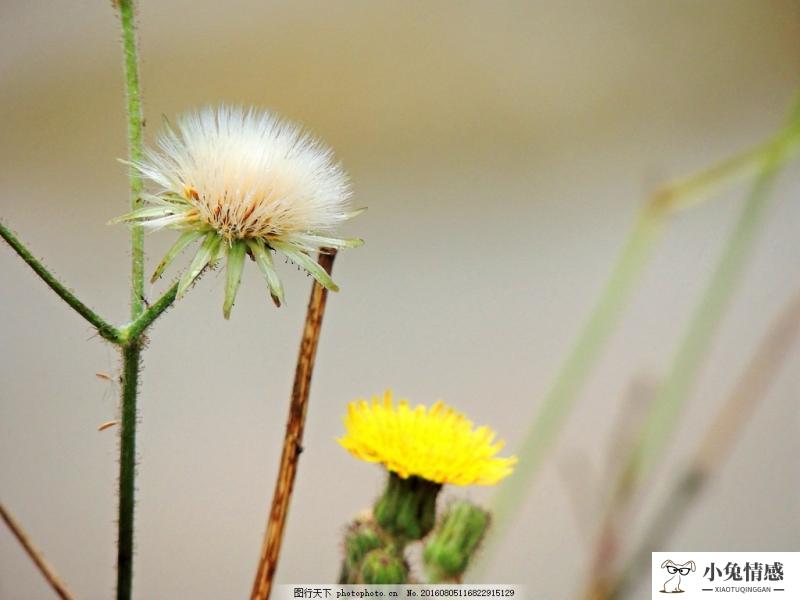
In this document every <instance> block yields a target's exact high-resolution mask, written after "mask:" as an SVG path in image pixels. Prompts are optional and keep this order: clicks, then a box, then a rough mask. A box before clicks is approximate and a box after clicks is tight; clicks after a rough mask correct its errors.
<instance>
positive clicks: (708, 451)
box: [605, 293, 800, 599]
mask: <svg viewBox="0 0 800 600" xmlns="http://www.w3.org/2000/svg"><path fill="white" fill-rule="evenodd" d="M799 333H800V293H795V295H794V297H793V298H792V299H791V300H790V301H789V303H788V304H787V306H786V307H785V308H784V309H783V310H782V311H781V313H780V314H779V315H778V317H776V318H775V319H774V320H773V321H772V323H771V325H770V328H769V331H768V332H767V334H766V335H765V337H764V339H763V341H762V342H761V344H759V347H758V349H757V350H756V352H755V354H754V355H753V357H752V358H751V359H750V361H749V362H748V365H747V367H746V369H745V370H744V371H743V373H742V375H741V376H740V377H739V379H738V380H737V382H736V384H735V385H734V386H733V390H732V392H731V394H730V396H729V398H728V399H727V401H726V402H725V403H724V404H723V406H722V408H721V410H720V411H719V412H718V413H717V416H716V418H715V419H714V421H713V422H712V424H711V426H710V427H709V428H708V430H707V431H706V432H705V434H704V435H703V438H702V440H701V442H700V444H699V445H698V447H697V449H696V450H695V452H694V457H693V458H692V460H691V461H690V463H689V465H687V466H686V468H685V469H684V470H683V471H682V473H681V474H680V475H679V476H678V478H677V482H676V483H675V484H674V485H673V487H672V489H671V491H670V492H669V493H667V494H665V495H664V500H663V502H662V503H661V505H660V506H659V508H658V510H656V512H655V514H654V516H653V517H652V519H651V520H650V522H649V523H648V526H647V527H646V530H645V533H644V535H643V537H642V541H641V543H639V544H638V545H637V546H636V548H635V549H634V551H633V552H630V553H629V554H628V556H629V559H628V562H627V564H625V565H624V566H623V568H622V569H621V570H620V571H619V572H618V573H614V572H613V571H611V573H609V572H608V571H609V570H608V569H606V576H607V577H613V579H612V580H611V581H610V585H609V586H608V592H607V595H606V596H605V598H608V599H611V598H623V597H625V596H626V595H627V594H628V592H629V591H630V590H631V589H632V588H633V586H634V584H635V583H636V581H637V580H638V578H639V577H640V576H641V575H642V573H644V572H646V571H645V566H646V565H647V564H649V561H650V554H651V552H655V551H657V550H660V549H663V548H664V544H665V542H666V541H667V540H668V539H669V536H670V535H671V534H672V533H673V532H674V531H676V529H678V527H677V524H678V523H680V521H681V519H683V518H684V517H685V515H686V512H687V510H688V508H689V507H690V506H692V504H693V503H694V501H695V500H696V499H697V498H698V496H699V495H700V493H701V492H702V491H703V490H704V489H705V488H706V485H707V484H708V483H709V480H710V479H711V478H712V476H713V475H714V474H716V473H717V472H719V469H720V467H722V466H723V463H724V461H725V459H726V458H727V456H728V455H729V453H730V452H731V450H732V448H733V447H734V443H735V442H736V440H737V439H738V437H739V435H740V434H741V432H742V430H744V428H745V427H746V425H747V423H748V422H749V419H750V417H751V416H752V414H753V412H754V411H755V409H756V407H757V406H758V403H759V402H760V401H762V400H763V399H764V398H765V396H766V393H767V391H768V389H769V386H770V384H771V383H772V382H773V381H774V379H775V377H776V376H777V375H778V373H779V372H780V370H781V368H782V367H783V366H784V364H785V363H786V359H787V357H788V356H789V355H790V351H791V350H792V349H793V348H794V346H795V345H796V343H797V337H798V334H799ZM621 533H624V531H623V532H621ZM606 567H608V564H606Z"/></svg>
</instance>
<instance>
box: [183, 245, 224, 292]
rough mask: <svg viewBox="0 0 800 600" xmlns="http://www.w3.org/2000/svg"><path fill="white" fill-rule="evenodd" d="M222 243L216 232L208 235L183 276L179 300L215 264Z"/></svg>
mask: <svg viewBox="0 0 800 600" xmlns="http://www.w3.org/2000/svg"><path fill="white" fill-rule="evenodd" d="M220 242H221V238H220V237H219V236H218V235H217V234H216V232H213V231H212V232H210V233H207V234H206V239H205V240H203V243H202V244H201V245H200V249H199V250H198V251H197V254H195V255H194V258H193V259H192V263H191V264H190V265H189V268H188V269H186V271H184V273H183V275H182V276H181V280H180V282H179V283H178V293H177V297H178V299H180V298H182V297H183V295H184V294H185V293H186V290H188V289H189V286H190V285H192V282H193V281H194V280H195V279H197V277H198V276H199V275H200V273H202V271H203V269H205V268H206V266H208V264H209V263H213V260H214V259H215V258H216V256H217V252H218V251H219V246H220Z"/></svg>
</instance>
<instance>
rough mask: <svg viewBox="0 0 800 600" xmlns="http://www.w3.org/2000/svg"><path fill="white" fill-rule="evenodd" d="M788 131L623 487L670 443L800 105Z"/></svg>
mask: <svg viewBox="0 0 800 600" xmlns="http://www.w3.org/2000/svg"><path fill="white" fill-rule="evenodd" d="M787 131H788V132H790V133H792V134H793V135H789V136H788V137H784V138H783V141H782V143H777V144H773V145H771V146H769V147H768V148H767V149H766V153H765V156H764V159H763V161H762V164H761V167H760V170H759V173H758V176H757V178H756V181H755V183H754V185H753V188H752V189H751V191H750V193H749V194H748V197H747V200H746V202H745V205H744V208H743V210H742V212H741V214H740V216H739V219H738V221H737V222H736V225H735V226H734V229H733V232H732V233H731V235H730V237H729V238H728V241H727V243H726V245H725V248H724V250H723V253H722V256H721V257H720V259H719V262H718V263H717V267H716V269H715V270H714V273H713V275H712V277H711V281H710V282H709V284H708V286H707V288H706V291H705V294H704V295H703V297H702V298H701V300H700V302H699V304H698V305H697V308H696V309H695V311H694V314H693V315H692V317H691V319H690V320H689V323H688V325H687V327H686V329H685V332H684V335H683V339H682V340H681V342H680V345H679V346H678V350H677V352H676V353H675V356H674V358H673V362H672V366H671V368H670V370H669V375H668V377H667V379H666V380H665V381H664V383H663V384H662V385H661V386H660V387H659V390H658V392H657V394H656V397H655V400H654V401H653V404H652V406H651V408H650V413H649V415H648V416H647V419H646V421H645V425H644V427H643V429H642V435H641V438H640V440H639V442H638V444H637V446H636V448H635V449H634V451H633V452H632V454H631V458H630V461H629V463H628V465H627V466H626V471H625V474H624V477H623V480H622V481H621V485H623V486H636V485H638V484H639V483H640V481H641V479H642V478H643V477H644V476H645V475H646V474H647V473H648V472H649V471H650V470H651V468H652V466H653V464H654V462H655V460H656V458H657V457H658V456H659V455H660V453H661V452H662V451H663V450H664V448H665V447H666V445H667V441H668V439H669V435H670V433H671V432H672V431H673V429H674V428H675V425H676V423H677V419H678V416H679V415H680V412H681V409H682V407H683V405H684V404H685V402H686V399H687V398H688V396H689V393H690V392H691V388H692V385H693V384H694V382H695V381H696V379H697V375H698V373H699V372H700V369H701V367H702V366H703V362H704V358H705V357H706V356H707V354H708V351H709V349H710V347H711V343H712V341H713V339H714V335H715V334H716V332H717V330H718V328H719V324H720V322H721V320H722V317H723V316H724V314H725V311H726V308H727V307H728V304H729V302H730V299H731V297H732V296H733V293H734V292H735V291H736V287H737V284H738V283H739V281H740V280H741V276H742V273H743V271H744V267H745V265H746V264H747V259H748V258H749V256H750V254H751V251H752V248H753V245H754V242H755V240H756V238H757V233H758V231H759V229H760V226H761V223H762V222H763V218H764V215H765V213H766V209H767V208H768V206H769V201H770V198H771V192H772V187H773V185H774V183H775V178H776V175H777V174H778V172H779V171H780V169H781V167H782V166H783V164H784V163H785V162H786V159H787V158H788V156H789V154H790V152H791V150H792V149H793V147H794V145H795V144H794V141H795V140H796V138H797V132H798V131H800V104H798V106H797V107H796V108H795V109H794V110H793V111H792V116H791V118H790V121H789V124H788V126H787Z"/></svg>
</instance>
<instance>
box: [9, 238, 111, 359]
mask: <svg viewBox="0 0 800 600" xmlns="http://www.w3.org/2000/svg"><path fill="white" fill-rule="evenodd" d="M0 236H2V238H3V239H4V240H5V241H6V242H8V245H9V246H11V248H12V249H13V250H14V251H15V252H16V253H17V254H19V256H20V258H22V260H24V261H25V262H26V263H27V264H28V266H29V267H30V268H31V269H33V271H34V273H36V274H37V275H38V276H39V277H41V279H42V281H44V282H45V283H46V284H47V285H48V286H49V287H50V289H51V290H53V291H54V292H55V293H56V294H58V296H59V297H60V298H61V299H62V300H63V301H64V302H66V303H67V304H69V305H70V306H71V307H72V308H73V309H75V312H77V313H78V314H79V315H81V316H82V317H83V318H84V319H86V320H87V321H88V322H89V323H90V324H91V325H93V326H94V327H95V329H97V333H99V334H100V336H101V337H103V338H105V339H107V340H108V341H109V342H113V343H115V344H117V343H119V341H120V332H119V330H117V328H116V327H114V326H113V325H111V324H110V323H108V322H107V321H106V320H105V319H103V318H102V317H101V316H100V315H98V314H97V313H96V312H94V311H93V310H92V309H91V308H89V307H88V306H86V305H85V304H84V303H83V302H81V301H80V300H78V298H77V297H76V296H75V294H73V293H72V292H71V291H69V290H68V289H67V288H66V286H64V284H63V283H61V282H60V281H59V280H58V279H56V278H55V276H54V275H53V274H52V273H51V272H50V271H48V270H47V268H46V267H45V266H44V265H43V264H42V263H41V262H40V261H39V260H38V259H37V258H36V257H35V256H33V254H31V252H30V250H28V249H27V248H26V247H25V245H24V244H23V243H22V242H21V241H20V240H19V239H18V238H17V236H15V235H14V233H13V232H12V231H11V230H10V229H8V228H7V227H6V226H5V225H3V223H0Z"/></svg>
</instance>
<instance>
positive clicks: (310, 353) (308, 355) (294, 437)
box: [250, 249, 336, 600]
mask: <svg viewBox="0 0 800 600" xmlns="http://www.w3.org/2000/svg"><path fill="white" fill-rule="evenodd" d="M335 258H336V250H334V249H325V250H323V251H321V252H320V254H319V258H318V262H319V264H320V266H321V267H322V268H323V269H325V271H326V272H327V273H328V274H329V275H330V273H331V269H332V268H333V261H334V259H335ZM327 297H328V291H327V290H326V289H325V288H324V287H323V286H321V285H320V284H319V283H317V282H316V281H314V285H313V287H312V288H311V298H310V299H309V301H308V310H307V312H306V323H305V327H304V328H303V337H302V339H301V341H300V353H299V356H298V357H297V368H296V370H295V376H294V386H293V388H292V397H291V402H290V404H289V417H288V420H287V422H286V434H285V436H284V439H283V452H282V453H281V464H280V470H279V471H278V479H277V481H276V482H275V491H274V493H273V495H272V506H271V508H270V513H269V520H268V521H267V532H266V534H265V535H264V543H263V545H262V547H261V557H260V559H259V562H258V569H257V570H256V577H255V581H254V582H253V590H252V593H251V595H250V597H251V599H252V600H267V598H269V595H270V591H271V590H272V580H273V577H274V575H275V569H276V568H277V566H278V557H279V555H280V551H281V543H282V541H283V531H284V527H285V526H286V516H287V513H288V511H289V501H290V500H291V497H292V491H293V489H294V480H295V476H296V475H297V463H298V460H299V458H300V452H302V449H303V448H302V443H303V429H304V427H305V421H306V412H307V410H308V395H309V392H310V389H311V375H312V374H313V371H314V361H315V358H316V354H317V344H318V342H319V334H320V330H321V328H322V317H323V315H324V314H325V301H326V299H327Z"/></svg>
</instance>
